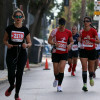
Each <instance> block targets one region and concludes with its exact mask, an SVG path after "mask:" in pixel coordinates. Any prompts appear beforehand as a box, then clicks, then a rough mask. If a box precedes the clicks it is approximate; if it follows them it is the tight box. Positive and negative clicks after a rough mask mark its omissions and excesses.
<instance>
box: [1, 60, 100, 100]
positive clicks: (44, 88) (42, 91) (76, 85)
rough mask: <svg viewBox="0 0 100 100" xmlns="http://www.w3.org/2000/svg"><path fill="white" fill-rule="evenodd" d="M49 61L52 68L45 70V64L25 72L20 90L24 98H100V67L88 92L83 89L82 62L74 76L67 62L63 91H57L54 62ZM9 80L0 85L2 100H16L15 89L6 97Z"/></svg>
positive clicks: (49, 99)
mask: <svg viewBox="0 0 100 100" xmlns="http://www.w3.org/2000/svg"><path fill="white" fill-rule="evenodd" d="M48 62H49V68H50V69H51V70H43V68H44V66H42V67H38V68H31V70H30V71H27V72H25V73H24V77H23V84H22V88H21V91H20V97H21V98H22V100H100V69H98V70H97V77H96V79H95V86H94V87H91V86H90V85H89V79H88V90H89V91H88V92H83V91H82V89H81V88H82V85H83V84H82V78H81V64H80V61H79V62H78V66H77V69H76V76H75V77H72V76H71V75H70V73H68V72H67V69H68V65H67V64H66V69H65V77H64V81H63V84H62V88H63V92H61V93H58V92H56V88H53V86H52V82H53V80H54V76H53V69H52V63H51V62H50V61H48ZM8 86H9V85H8V82H6V83H4V84H1V85H0V100H14V90H13V92H12V95H11V96H10V97H5V96H4V92H5V90H6V89H7V88H8Z"/></svg>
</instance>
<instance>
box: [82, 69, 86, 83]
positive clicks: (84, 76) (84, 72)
mask: <svg viewBox="0 0 100 100" xmlns="http://www.w3.org/2000/svg"><path fill="white" fill-rule="evenodd" d="M82 78H83V83H87V71H83V72H82Z"/></svg>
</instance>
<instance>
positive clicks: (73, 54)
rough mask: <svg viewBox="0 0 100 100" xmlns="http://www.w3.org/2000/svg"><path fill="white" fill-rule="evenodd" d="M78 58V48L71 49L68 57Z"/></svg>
mask: <svg viewBox="0 0 100 100" xmlns="http://www.w3.org/2000/svg"><path fill="white" fill-rule="evenodd" d="M73 57H74V58H77V57H78V50H76V51H72V50H70V51H69V52H68V58H71V59H72V58H73Z"/></svg>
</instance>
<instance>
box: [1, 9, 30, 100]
mask: <svg viewBox="0 0 100 100" xmlns="http://www.w3.org/2000/svg"><path fill="white" fill-rule="evenodd" d="M12 18H13V19H14V24H13V25H9V26H8V27H7V28H6V31H5V35H4V39H3V41H4V44H5V45H6V46H7V47H8V49H7V57H6V63H7V67H8V81H9V84H10V87H9V88H8V89H7V90H6V92H5V96H10V95H11V92H12V90H13V89H14V88H15V100H21V98H20V97H19V91H20V88H21V83H22V75H23V70H24V67H25V64H26V61H27V53H26V48H29V47H30V46H31V39H30V32H29V30H28V29H27V28H26V27H24V26H22V21H23V20H24V19H25V16H24V13H23V11H21V10H20V9H17V10H15V11H14V13H13V15H12ZM25 40H26V43H25ZM15 78H16V82H15Z"/></svg>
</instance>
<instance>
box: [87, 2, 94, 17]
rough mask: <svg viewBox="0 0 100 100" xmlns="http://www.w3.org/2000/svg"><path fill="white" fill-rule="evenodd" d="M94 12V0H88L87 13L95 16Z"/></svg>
mask: <svg viewBox="0 0 100 100" xmlns="http://www.w3.org/2000/svg"><path fill="white" fill-rule="evenodd" d="M93 12H94V0H91V2H89V1H88V2H87V15H88V16H91V17H92V16H93Z"/></svg>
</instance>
